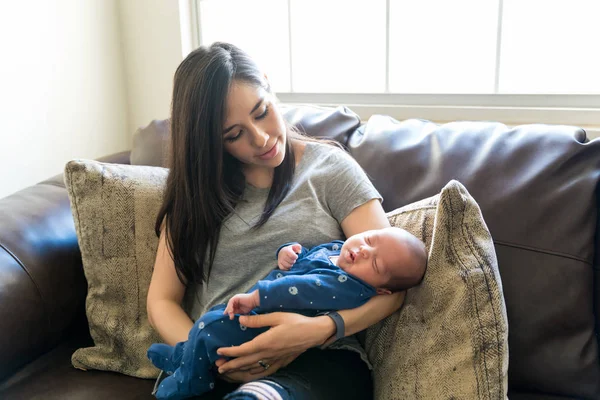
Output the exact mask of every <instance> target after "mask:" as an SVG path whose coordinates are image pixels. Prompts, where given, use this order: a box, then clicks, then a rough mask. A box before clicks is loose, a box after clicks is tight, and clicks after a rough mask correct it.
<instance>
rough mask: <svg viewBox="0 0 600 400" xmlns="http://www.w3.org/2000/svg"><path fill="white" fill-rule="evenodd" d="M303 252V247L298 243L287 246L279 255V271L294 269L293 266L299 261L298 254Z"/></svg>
mask: <svg viewBox="0 0 600 400" xmlns="http://www.w3.org/2000/svg"><path fill="white" fill-rule="evenodd" d="M301 250H302V246H300V245H299V244H298V243H296V244H291V245H289V246H285V247H284V248H283V249H281V250H279V255H277V266H278V267H279V269H283V270H285V271H287V270H289V269H290V268H292V265H294V263H295V262H296V260H297V259H298V254H297V253H300V251H301Z"/></svg>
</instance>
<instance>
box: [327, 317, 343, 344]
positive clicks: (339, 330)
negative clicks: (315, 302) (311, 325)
mask: <svg viewBox="0 0 600 400" xmlns="http://www.w3.org/2000/svg"><path fill="white" fill-rule="evenodd" d="M324 315H327V316H328V317H329V318H331V319H332V320H333V323H334V324H335V339H336V340H338V339H341V338H343V337H344V336H346V326H345V325H344V318H342V316H341V315H340V314H339V313H338V312H337V311H331V312H327V313H325V314H324Z"/></svg>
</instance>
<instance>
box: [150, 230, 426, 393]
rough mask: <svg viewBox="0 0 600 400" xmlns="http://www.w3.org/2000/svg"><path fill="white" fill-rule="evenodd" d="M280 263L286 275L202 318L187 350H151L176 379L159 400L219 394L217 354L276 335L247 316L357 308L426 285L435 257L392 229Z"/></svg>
mask: <svg viewBox="0 0 600 400" xmlns="http://www.w3.org/2000/svg"><path fill="white" fill-rule="evenodd" d="M277 262H278V267H279V269H276V270H274V271H273V272H271V273H270V274H269V275H267V276H266V277H265V278H264V279H263V280H260V281H259V282H258V283H256V284H255V285H254V286H253V287H252V288H251V289H250V290H249V291H248V293H246V294H237V295H235V296H233V297H232V298H231V299H230V300H229V302H228V303H227V305H225V304H219V305H217V306H215V307H213V308H211V309H210V310H209V311H208V312H207V313H206V314H204V315H203V316H202V317H200V318H199V319H198V320H197V321H196V323H195V324H194V327H193V328H192V329H191V330H190V333H189V336H188V340H187V342H180V343H177V344H176V345H175V346H169V345H166V344H156V343H155V344H153V345H152V346H150V349H149V350H148V358H149V359H150V360H151V361H152V363H153V364H154V365H155V366H156V367H158V368H160V369H162V370H164V371H166V372H167V373H168V374H169V375H170V376H168V377H167V378H165V379H164V380H163V381H162V382H161V383H160V386H159V388H158V390H157V392H156V397H157V398H158V399H182V398H187V397H191V396H197V395H200V394H202V393H205V392H207V391H209V390H211V389H212V388H213V387H214V376H213V374H212V372H211V369H212V366H213V365H214V363H215V361H216V360H217V359H219V358H222V357H221V356H219V355H217V349H219V348H221V347H229V346H237V345H240V344H242V343H245V342H247V341H249V340H252V339H253V338H254V337H256V336H258V335H259V334H261V333H263V332H265V331H266V330H267V329H268V328H246V327H245V326H243V325H241V324H240V323H239V320H238V319H239V314H261V313H267V312H272V311H292V312H299V313H301V314H304V315H309V316H315V315H318V314H319V313H320V312H323V311H329V310H343V309H351V308H356V307H359V306H361V305H362V304H364V303H365V302H367V301H368V300H369V299H370V298H371V297H373V296H375V295H385V294H390V293H393V292H397V291H402V290H406V289H408V288H411V287H413V286H415V285H417V284H418V283H419V282H421V280H422V279H423V275H424V274H425V269H426V265H427V253H426V250H425V245H424V244H423V242H421V241H420V240H419V239H417V238H416V237H415V236H413V235H412V234H410V233H408V232H407V231H405V230H403V229H400V228H384V229H378V230H372V231H367V232H362V233H359V234H356V235H354V236H351V237H350V238H348V239H347V240H346V241H345V242H342V241H340V240H335V241H333V242H331V243H326V244H321V245H319V246H316V247H314V248H312V249H310V250H308V249H306V248H304V247H302V246H301V245H300V244H298V243H286V244H284V245H283V246H281V247H280V248H279V249H278V250H277ZM261 365H262V364H261ZM262 366H263V368H265V369H267V368H268V364H264V365H262Z"/></svg>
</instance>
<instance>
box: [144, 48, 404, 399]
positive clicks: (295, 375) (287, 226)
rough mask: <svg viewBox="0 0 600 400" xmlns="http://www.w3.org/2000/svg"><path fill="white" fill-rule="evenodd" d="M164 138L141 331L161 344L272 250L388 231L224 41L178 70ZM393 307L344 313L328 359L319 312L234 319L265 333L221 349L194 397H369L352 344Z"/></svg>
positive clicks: (348, 171)
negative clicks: (166, 149) (207, 388)
mask: <svg viewBox="0 0 600 400" xmlns="http://www.w3.org/2000/svg"><path fill="white" fill-rule="evenodd" d="M171 136H172V141H171V150H170V151H171V158H170V163H171V165H170V167H171V170H170V174H169V178H168V181H167V187H166V191H165V198H164V203H163V206H162V208H161V211H160V213H159V215H158V218H157V224H156V231H157V235H159V237H160V239H159V245H158V251H157V256H156V263H155V266H154V272H153V275H152V281H151V284H150V289H149V293H148V316H149V319H150V323H151V324H152V326H153V327H154V329H156V330H157V331H158V333H159V334H160V335H161V337H162V338H163V339H164V341H165V342H166V343H168V344H171V345H174V344H176V343H177V342H180V341H184V340H186V339H187V336H188V332H189V330H190V328H191V327H192V325H193V322H192V319H190V317H191V318H194V319H195V318H198V316H200V315H201V314H202V313H203V312H205V311H206V310H207V309H208V308H210V307H212V306H213V305H215V304H217V303H220V302H226V301H227V300H228V299H229V298H230V297H231V296H233V295H234V294H235V293H243V292H245V291H246V290H247V289H248V288H249V287H250V286H251V285H252V284H253V282H256V281H258V280H259V279H260V278H262V277H264V276H265V275H267V274H268V273H269V272H270V271H271V270H272V269H273V268H275V267H276V261H275V251H276V250H277V248H278V247H279V246H280V245H281V244H283V243H285V242H291V241H296V242H300V243H307V244H308V245H311V244H318V243H321V242H328V241H331V240H334V239H343V238H344V236H345V237H349V236H351V235H353V234H355V233H358V232H362V231H366V230H370V229H378V228H383V227H387V226H389V223H388V220H387V218H386V216H385V214H384V211H383V208H382V207H381V198H380V196H379V194H378V193H377V191H376V190H375V189H374V188H373V186H372V185H371V183H370V181H369V180H368V178H367V177H366V175H365V174H364V172H363V171H362V169H361V168H360V167H359V166H358V164H357V163H356V162H355V161H354V160H353V159H352V158H351V157H350V156H348V155H347V154H346V153H344V152H343V151H342V150H340V149H338V148H336V147H334V146H331V145H329V144H324V143H320V142H317V141H315V140H314V139H309V138H307V137H304V136H302V135H300V134H298V133H296V132H294V131H293V130H292V129H290V127H289V126H287V125H286V123H285V121H284V120H283V118H282V115H281V113H280V111H279V110H278V106H277V104H276V99H275V97H274V95H273V93H272V91H271V89H270V85H269V83H268V80H267V78H266V76H265V75H264V74H263V73H262V72H261V71H260V70H259V68H258V67H257V66H256V64H255V63H254V61H253V60H252V59H251V58H250V57H249V56H248V55H247V54H245V53H244V52H242V51H241V50H240V49H238V48H237V47H235V46H233V45H230V44H226V43H215V44H213V45H212V46H210V47H201V48H199V49H197V50H195V51H194V52H192V53H191V54H190V55H188V56H187V57H186V59H185V60H183V62H182V63H181V64H180V66H179V67H178V69H177V72H176V73H175V79H174V89H173V100H172V115H171ZM403 299H404V293H399V294H394V295H390V296H376V297H375V298H373V299H371V300H370V301H369V302H368V303H366V304H365V305H363V306H361V307H359V308H356V309H353V310H344V311H341V312H340V313H339V314H340V316H341V317H342V318H343V322H344V325H345V329H343V332H342V334H343V335H344V336H347V337H346V338H343V339H341V340H338V341H336V342H335V343H333V344H332V345H331V346H330V347H328V348H327V349H325V350H321V349H318V347H320V346H322V345H324V344H326V343H327V344H329V343H331V342H333V341H334V339H335V336H336V327H337V325H336V323H335V321H334V319H333V318H330V317H329V316H326V315H323V316H318V317H313V318H310V317H305V316H302V315H300V314H295V313H271V314H265V315H258V316H252V317H243V318H242V319H241V322H242V324H244V325H245V326H249V327H271V329H269V330H268V331H267V332H265V333H264V334H262V335H260V336H258V337H257V338H255V339H254V340H252V341H251V342H248V343H245V344H243V345H241V346H238V347H231V348H224V349H222V350H221V351H220V354H222V355H223V356H224V357H234V358H233V359H231V360H230V361H228V362H226V361H225V359H222V360H219V361H218V362H217V367H218V368H219V373H220V374H221V375H220V377H221V378H222V381H219V382H218V384H217V387H216V388H215V390H214V391H213V392H211V393H210V394H208V395H207V397H203V398H215V399H216V398H221V396H222V395H223V394H224V393H230V394H229V395H228V396H227V398H228V399H242V398H249V399H250V398H252V399H254V398H257V399H261V398H268V399H270V398H273V399H287V398H294V399H304V398H310V399H319V398H323V399H337V398H339V399H352V398H356V399H361V400H363V399H366V398H369V397H370V396H371V392H372V386H371V385H372V383H371V378H370V373H369V366H368V364H367V362H366V354H365V353H364V350H363V349H362V348H360V345H359V344H358V341H357V340H356V339H355V338H354V337H353V336H351V335H354V334H355V333H357V332H359V331H361V330H363V329H365V328H367V327H369V326H371V325H373V324H375V323H377V322H378V321H380V320H381V319H383V318H385V317H386V316H388V315H390V314H391V313H393V312H394V311H396V310H397V309H398V308H399V307H400V306H401V304H402V301H403ZM184 309H185V311H184ZM338 325H339V322H338ZM363 360H364V361H363ZM248 382H249V383H248ZM238 386H239V387H238Z"/></svg>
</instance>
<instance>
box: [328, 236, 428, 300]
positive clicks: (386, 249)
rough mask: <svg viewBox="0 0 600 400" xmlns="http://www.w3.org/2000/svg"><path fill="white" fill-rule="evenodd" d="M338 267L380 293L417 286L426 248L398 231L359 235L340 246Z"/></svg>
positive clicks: (417, 240) (423, 269) (423, 272)
mask: <svg viewBox="0 0 600 400" xmlns="http://www.w3.org/2000/svg"><path fill="white" fill-rule="evenodd" d="M337 263H338V266H339V267H340V268H341V269H343V270H344V271H345V272H347V273H349V274H350V275H352V276H355V277H357V278H359V279H361V280H363V281H364V282H366V283H368V284H369V285H371V286H373V287H375V288H377V292H378V293H379V294H383V293H387V294H389V293H392V292H398V291H401V290H406V289H408V288H411V287H413V286H415V285H417V284H418V283H419V282H421V280H422V279H423V275H424V274H425V268H426V266H427V252H426V250H425V245H424V244H423V242H421V241H420V240H419V239H417V238H416V237H415V236H414V235H412V234H410V233H409V232H407V231H405V230H404V229H400V228H394V227H392V228H383V229H377V230H373V231H366V232H362V233H358V234H356V235H354V236H351V237H349V238H348V239H347V240H346V241H345V242H344V245H343V246H342V250H341V252H340V257H339V258H338V262H337Z"/></svg>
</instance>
